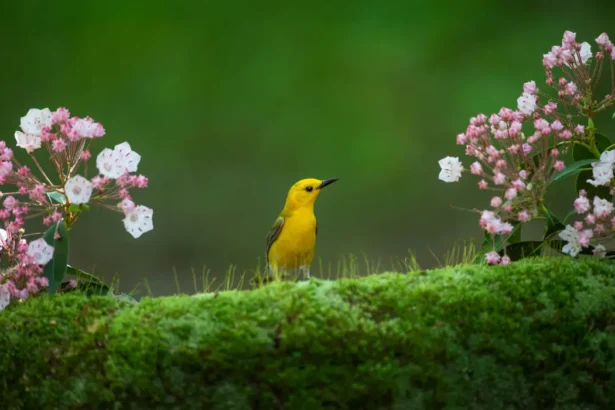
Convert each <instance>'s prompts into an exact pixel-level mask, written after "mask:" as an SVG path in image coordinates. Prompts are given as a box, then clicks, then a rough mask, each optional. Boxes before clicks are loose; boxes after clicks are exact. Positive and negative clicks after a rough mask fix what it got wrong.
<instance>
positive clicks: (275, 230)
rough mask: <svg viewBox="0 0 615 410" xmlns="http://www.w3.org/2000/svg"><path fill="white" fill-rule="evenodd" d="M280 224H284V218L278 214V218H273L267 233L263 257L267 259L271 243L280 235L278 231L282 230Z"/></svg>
mask: <svg viewBox="0 0 615 410" xmlns="http://www.w3.org/2000/svg"><path fill="white" fill-rule="evenodd" d="M282 226H284V218H283V217H281V216H278V219H276V220H275V222H274V223H273V226H272V227H271V230H270V231H269V235H267V249H266V250H265V259H266V260H267V261H269V249H271V245H273V243H274V242H275V240H276V239H278V236H280V232H282Z"/></svg>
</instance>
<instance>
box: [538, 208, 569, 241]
mask: <svg viewBox="0 0 615 410" xmlns="http://www.w3.org/2000/svg"><path fill="white" fill-rule="evenodd" d="M542 213H543V214H544V216H545V218H546V219H547V226H546V227H545V234H544V236H543V237H542V239H543V241H544V240H547V239H549V238H551V237H552V236H553V235H555V234H556V233H558V232H559V231H561V230H563V229H566V227H565V226H564V224H563V223H561V222H560V221H559V219H557V217H556V216H555V215H553V214H552V213H551V211H549V209H547V207H546V206H543V208H542Z"/></svg>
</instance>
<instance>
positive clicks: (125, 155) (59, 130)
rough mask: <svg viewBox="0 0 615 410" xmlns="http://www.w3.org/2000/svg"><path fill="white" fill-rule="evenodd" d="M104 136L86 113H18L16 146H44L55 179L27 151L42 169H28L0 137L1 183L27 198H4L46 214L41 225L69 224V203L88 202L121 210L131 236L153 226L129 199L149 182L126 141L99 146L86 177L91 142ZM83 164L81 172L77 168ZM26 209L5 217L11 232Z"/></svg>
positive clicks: (73, 215) (147, 214) (147, 213)
mask: <svg viewBox="0 0 615 410" xmlns="http://www.w3.org/2000/svg"><path fill="white" fill-rule="evenodd" d="M104 135H105V130H104V128H103V126H102V125H101V124H100V123H98V122H95V121H94V120H93V119H92V118H90V117H85V118H79V117H74V116H73V117H71V115H70V113H69V111H68V110H67V109H66V108H58V109H57V110H56V111H53V112H51V111H50V110H49V109H47V108H45V109H42V110H40V109H34V108H33V109H30V110H29V111H28V113H27V114H26V115H25V116H24V117H22V118H21V131H17V132H16V133H15V139H16V141H17V146H18V147H21V148H24V149H25V150H26V151H27V152H28V153H29V154H32V153H33V152H34V151H35V150H37V149H39V148H41V147H42V146H45V147H46V149H47V151H48V152H49V155H50V160H51V162H52V164H54V167H55V170H56V173H57V176H58V179H56V180H52V178H50V177H49V176H48V175H47V174H46V173H45V171H44V170H43V168H42V167H41V166H40V164H39V163H38V162H37V160H36V158H35V157H34V156H32V155H31V158H32V160H33V162H34V164H35V165H36V167H37V169H38V171H39V174H40V175H38V176H37V175H34V173H33V172H32V170H31V168H29V167H28V166H25V165H21V164H20V163H19V162H17V161H16V160H15V159H14V158H13V152H12V151H11V150H10V148H6V143H5V142H3V141H2V142H0V154H2V155H0V185H1V184H4V183H10V184H14V185H17V187H18V188H19V189H18V191H17V192H15V193H11V195H21V196H23V197H25V198H22V199H20V200H16V199H15V198H14V197H13V196H9V198H7V199H6V200H5V201H10V202H11V203H13V205H12V206H14V207H17V208H19V209H21V210H26V209H27V211H32V210H33V211H35V212H38V214H46V216H45V217H44V218H43V222H44V224H45V225H50V224H52V223H53V222H56V221H58V220H60V219H62V218H65V219H67V223H69V224H70V223H73V222H74V221H75V220H76V218H77V217H78V213H74V212H73V211H71V208H70V205H82V204H90V205H98V206H102V207H106V208H108V209H111V210H113V211H118V212H122V213H123V214H124V215H125V218H124V226H125V228H126V230H127V231H128V232H129V233H130V234H131V235H133V236H134V237H135V238H137V237H139V236H141V235H142V234H143V233H145V232H148V231H150V230H152V229H153V222H152V216H153V211H152V210H151V209H150V208H147V207H145V206H142V205H139V206H137V205H136V204H134V202H133V201H132V195H131V193H130V190H131V189H133V188H146V187H147V186H148V183H149V181H148V179H147V177H145V176H144V175H138V174H134V173H135V172H136V171H137V167H138V164H139V161H140V160H141V156H140V155H139V154H137V153H136V152H135V151H133V150H132V149H131V147H130V145H129V144H128V143H127V142H124V143H121V144H118V145H116V146H115V148H114V149H110V148H105V149H103V150H102V151H101V152H100V153H99V155H98V156H97V158H96V167H97V168H98V172H99V173H98V175H96V176H94V177H93V178H92V179H91V180H89V179H88V178H87V172H88V166H87V165H88V160H89V159H90V158H91V153H90V147H91V144H92V142H93V141H94V140H95V139H98V138H100V137H102V136H104ZM81 168H83V173H84V175H85V176H82V175H80V174H79V173H78V172H79V170H80V169H81ZM48 194H59V195H60V196H61V197H63V198H65V201H64V203H60V202H50V201H49V200H48V198H47V196H48ZM108 201H115V205H111V204H108ZM9 205H11V204H9ZM11 210H12V208H11ZM25 213H27V212H21V213H20V214H19V215H17V218H16V221H9V222H14V224H13V225H14V226H13V225H10V224H9V225H7V226H8V228H9V230H11V231H13V232H14V231H15V230H18V229H19V228H21V226H22V224H23V218H21V219H20V218H19V216H21V215H24V214H25ZM3 215H7V213H6V211H3V210H0V219H5V222H7V221H6V218H3Z"/></svg>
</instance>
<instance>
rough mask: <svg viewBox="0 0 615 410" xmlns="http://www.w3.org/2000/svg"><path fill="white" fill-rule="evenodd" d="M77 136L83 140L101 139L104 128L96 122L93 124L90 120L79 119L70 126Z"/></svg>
mask: <svg viewBox="0 0 615 410" xmlns="http://www.w3.org/2000/svg"><path fill="white" fill-rule="evenodd" d="M72 129H73V130H75V131H76V132H77V133H78V134H79V136H81V137H83V138H95V137H102V136H103V135H104V134H105V133H104V128H103V127H102V125H100V124H99V123H97V122H94V120H92V119H91V118H80V119H78V120H77V121H75V123H74V124H73V126H72Z"/></svg>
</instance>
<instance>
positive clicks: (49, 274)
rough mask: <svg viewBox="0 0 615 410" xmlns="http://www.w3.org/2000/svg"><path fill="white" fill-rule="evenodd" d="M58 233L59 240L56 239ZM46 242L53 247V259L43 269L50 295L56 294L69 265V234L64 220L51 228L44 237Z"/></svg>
mask: <svg viewBox="0 0 615 410" xmlns="http://www.w3.org/2000/svg"><path fill="white" fill-rule="evenodd" d="M56 233H57V234H58V238H57V239H56V237H55V236H56ZM43 238H44V239H45V242H47V243H48V244H49V245H51V246H53V257H52V258H51V260H50V261H49V262H47V265H45V267H44V268H43V276H45V277H46V278H47V279H48V280H49V287H48V288H47V291H48V292H49V293H52V294H53V293H55V292H56V290H57V289H58V286H60V284H61V283H62V280H63V279H64V274H65V273H66V266H67V264H68V232H67V231H66V225H65V224H64V220H61V221H59V222H57V223H55V224H53V225H51V226H50V227H49V229H47V232H45V235H44V236H43Z"/></svg>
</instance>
